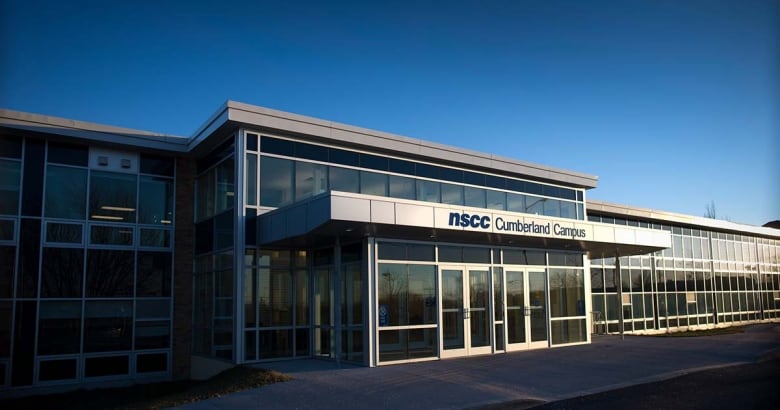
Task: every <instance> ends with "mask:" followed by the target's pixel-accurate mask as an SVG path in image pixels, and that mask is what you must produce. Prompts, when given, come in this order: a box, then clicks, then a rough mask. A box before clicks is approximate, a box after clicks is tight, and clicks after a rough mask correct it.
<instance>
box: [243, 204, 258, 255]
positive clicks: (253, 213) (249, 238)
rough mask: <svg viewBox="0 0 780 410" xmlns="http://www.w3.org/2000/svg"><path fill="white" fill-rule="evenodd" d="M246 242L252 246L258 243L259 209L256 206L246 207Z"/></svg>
mask: <svg viewBox="0 0 780 410" xmlns="http://www.w3.org/2000/svg"><path fill="white" fill-rule="evenodd" d="M244 223H245V225H244V237H245V238H244V244H245V245H247V246H252V245H256V244H257V210H256V209H254V208H247V209H246V218H245V219H244Z"/></svg>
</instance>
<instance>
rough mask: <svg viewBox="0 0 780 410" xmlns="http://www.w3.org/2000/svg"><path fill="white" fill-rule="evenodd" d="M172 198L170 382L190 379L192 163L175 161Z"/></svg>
mask: <svg viewBox="0 0 780 410" xmlns="http://www.w3.org/2000/svg"><path fill="white" fill-rule="evenodd" d="M175 183H176V198H175V202H174V203H175V205H176V208H175V211H174V218H175V221H174V232H173V238H171V241H173V295H172V296H173V302H174V303H173V338H172V339H173V340H172V343H173V346H172V349H171V350H172V351H173V352H172V356H173V359H172V360H171V367H172V372H171V373H172V375H173V379H175V380H181V379H189V378H190V370H191V369H190V360H191V355H192V325H193V323H192V319H193V317H192V309H193V305H192V300H193V293H194V289H195V283H194V280H195V271H194V269H193V257H194V249H195V241H194V238H195V236H194V235H195V226H194V221H195V163H194V161H193V160H191V159H187V158H184V157H178V158H176V182H175Z"/></svg>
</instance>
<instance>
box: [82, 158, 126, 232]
mask: <svg viewBox="0 0 780 410" xmlns="http://www.w3.org/2000/svg"><path fill="white" fill-rule="evenodd" d="M135 207H136V176H135V175H127V174H119V173H114V172H99V171H92V174H91V176H90V192H89V215H90V219H96V220H102V221H115V222H135V214H136V208H135Z"/></svg>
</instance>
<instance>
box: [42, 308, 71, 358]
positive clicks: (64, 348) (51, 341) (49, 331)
mask: <svg viewBox="0 0 780 410" xmlns="http://www.w3.org/2000/svg"><path fill="white" fill-rule="evenodd" d="M80 348H81V302H79V301H73V302H71V301H48V300H47V301H41V310H40V316H39V318H38V354H41V355H47V354H71V353H79V350H80Z"/></svg>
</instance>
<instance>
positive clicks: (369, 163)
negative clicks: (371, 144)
mask: <svg viewBox="0 0 780 410" xmlns="http://www.w3.org/2000/svg"><path fill="white" fill-rule="evenodd" d="M360 166H361V167H363V168H369V169H375V170H377V171H387V169H388V160H387V158H384V157H380V156H377V155H370V154H360Z"/></svg>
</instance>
